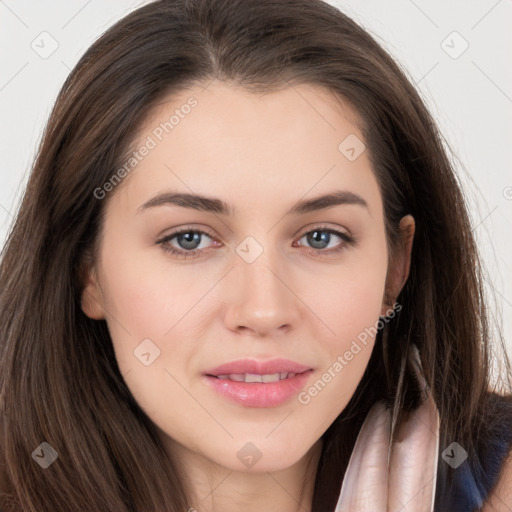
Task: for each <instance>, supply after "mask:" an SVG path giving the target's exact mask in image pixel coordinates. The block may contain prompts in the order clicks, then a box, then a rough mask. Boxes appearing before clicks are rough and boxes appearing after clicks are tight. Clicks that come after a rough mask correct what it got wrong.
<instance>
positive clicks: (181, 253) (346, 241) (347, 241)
mask: <svg viewBox="0 0 512 512" xmlns="http://www.w3.org/2000/svg"><path fill="white" fill-rule="evenodd" d="M315 231H325V232H327V233H330V234H334V235H336V236H339V237H340V238H341V239H342V240H343V242H342V243H340V244H339V245H338V246H337V247H335V248H334V249H328V250H325V249H313V248H310V247H309V248H308V247H306V246H301V247H305V248H306V249H307V252H309V253H310V254H311V255H312V256H321V255H322V254H337V253H339V252H341V251H343V250H344V249H345V248H346V246H347V245H351V244H354V242H355V241H354V239H353V238H352V237H350V236H349V235H347V234H346V233H343V232H341V231H337V230H335V229H332V228H328V227H326V226H317V227H315V228H314V229H311V230H309V231H306V232H305V233H303V234H302V235H301V236H300V237H299V239H300V238H303V237H304V236H306V235H308V234H310V233H313V232H315ZM185 233H198V234H201V235H206V236H208V237H209V238H211V239H212V240H215V238H214V237H213V236H212V235H211V234H210V233H208V232H207V231H203V230H199V229H193V228H191V227H190V228H189V227H185V228H183V229H180V230H179V231H175V232H174V233H170V234H169V235H167V236H165V237H164V238H162V239H160V240H158V241H157V242H156V243H157V244H158V245H160V246H161V247H162V249H163V250H164V251H165V252H166V253H169V254H171V255H173V256H176V257H178V258H183V259H187V258H197V257H199V256H201V254H202V253H203V252H204V251H206V250H207V249H194V250H191V251H185V250H182V249H176V247H173V246H170V245H166V244H167V243H168V242H170V241H171V240H172V239H173V238H176V237H177V236H179V235H182V234H185Z"/></svg>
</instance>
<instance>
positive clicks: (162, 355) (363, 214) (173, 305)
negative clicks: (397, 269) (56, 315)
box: [82, 81, 389, 471]
mask: <svg viewBox="0 0 512 512" xmlns="http://www.w3.org/2000/svg"><path fill="white" fill-rule="evenodd" d="M173 116H174V117H173ZM356 121H357V118H356V117H355V115H354V113H353V111H351V110H349V109H348V107H346V106H342V104H341V103H337V102H336V101H335V100H334V97H333V96H331V95H330V94H329V93H328V92H327V91H326V90H324V89H321V88H317V87H314V86H306V85H302V86H294V87H290V88H287V89H283V90H281V91H279V92H273V93H269V94H265V95H256V94H254V93H250V92H247V91H245V90H243V89H241V88H238V87H236V86H233V85H228V84H226V83H223V82H218V81H215V82H213V83H211V84H210V85H209V86H208V87H207V88H206V89H203V88H202V87H200V86H197V87H194V88H190V89H188V90H186V91H183V92H181V93H180V94H177V95H173V96H172V98H170V99H169V100H168V102H165V103H162V104H160V105H159V106H158V108H157V109H156V110H155V111H154V112H152V114H151V115H150V117H149V118H148V119H146V122H145V125H144V127H143V129H142V130H141V131H140V132H139V134H138V137H137V140H136V142H135V144H134V151H136V154H134V155H132V160H130V161H127V165H126V167H125V172H124V173H123V172H122V171H120V172H119V173H118V174H117V177H122V176H123V174H125V176H124V178H123V181H122V184H121V185H117V187H116V186H115V185H114V183H116V182H115V181H114V180H112V181H111V182H110V184H104V186H103V187H102V188H101V191H100V190H97V192H96V193H95V195H96V197H103V196H105V198H104V199H96V198H93V200H105V201H107V200H108V203H107V210H106V217H105V224H104V228H103V232H102V238H101V240H100V244H99V252H98V259H97V261H96V262H95V266H94V267H93V268H91V269H90V270H91V271H90V273H89V277H88V281H87V283H86V288H85V291H84V295H83V303H82V307H83V310H84V311H85V312H86V314H88V315H89V316H90V317H91V318H96V319H100V318H105V319H106V321H107V324H108V328H109V331H110V334H111V337H112V342H113V346H114V349H115V354H116V358H117V361H118V364H119V368H120V370H121V373H122V374H123V376H124V378H125V380H126V383H127V385H128V387H129V389H130V390H131V392H132V394H133V396H134V398H135V399H136V400H137V402H138V403H139V405H140V407H141V408H142V409H143V410H144V411H145V413H146V414H147V415H148V416H149V418H150V419H151V420H152V421H153V422H154V423H155V424H156V425H157V427H158V429H159V431H160V432H161V433H162V435H163V438H164V439H165V440H166V441H167V442H168V443H169V446H174V447H176V448H177V449H180V450H181V451H182V453H189V454H194V456H197V455H199V456H201V457H204V458H206V459H208V460H209V461H213V462H214V463H216V464H220V465H222V466H224V467H228V468H231V469H233V470H239V471H240V470H247V468H250V467H252V466H253V465H254V471H276V470H279V469H283V468H287V467H290V466H292V465H293V464H295V463H296V462H297V461H299V459H301V458H302V457H303V456H304V455H305V454H306V453H307V452H308V451H309V450H310V449H311V448H312V447H313V445H315V443H316V442H317V441H318V440H319V438H320V436H321V435H322V434H323V433H324V432H325V430H326V429H327V428H328V427H329V425H330V424H331V423H332V422H333V420H334V419H335V418H336V417H337V416H338V415H339V414H340V412H342V411H343V409H344V408H345V406H346V404H347V403H348V401H349V399H350V398H351V396H352V395H353V393H354V391H355V389H356V387H357V385H358V383H359V381H360V379H361V377H362V375H363V372H364V370H365V368H366V366H367V363H368V360H369V357H370V354H371V351H372V348H373V345H374V334H375V329H374V327H375V326H376V324H377V322H378V320H379V314H385V313H386V311H387V310H388V308H389V305H388V304H384V302H383V297H384V290H385V283H386V273H387V270H388V257H387V246H386V238H385V231H384V218H383V205H382V199H381V196H380V192H379V188H378V185H377V181H376V179H375V177H374V175H373V173H372V171H371V168H370V162H369V158H368V153H367V151H366V150H365V148H364V146H363V137H362V135H361V133H360V131H359V129H358V128H357V127H356V125H355V124H353V123H354V122H356ZM144 147H145V148H146V149H143V148H144ZM134 164H136V165H134ZM131 166H133V167H131ZM116 172H117V171H116ZM161 194H169V197H168V198H167V199H169V202H165V197H163V198H162V197H160V199H159V200H154V201H153V202H152V203H151V200H153V199H154V198H156V197H158V196H160V195H161ZM172 194H186V195H187V198H185V197H184V196H182V197H181V199H179V198H176V197H175V202H173V201H172V198H171V195H172ZM195 195H197V196H202V197H204V198H208V201H207V200H201V199H191V196H195ZM321 196H331V199H324V200H317V201H315V199H318V198H320V197H321ZM335 197H336V198H337V200H336V201H333V200H332V198H335ZM148 202H149V203H148ZM221 203H225V205H226V210H227V211H226V212H225V211H223V209H221V207H220V206H219V205H220V204H221ZM179 231H183V232H184V233H182V234H181V235H176V234H175V233H176V232H179ZM335 232H339V233H340V234H336V233H335ZM163 239H166V240H165V241H163ZM171 249H174V250H175V251H179V254H178V255H177V254H173V253H171V252H170V250H171ZM278 358H279V359H286V360H289V361H290V362H291V363H290V364H299V365H302V369H307V370H308V371H307V372H305V373H303V374H302V375H297V376H295V377H288V378H287V379H285V380H283V381H279V382H273V383H272V382H259V383H258V382H247V383H246V382H243V383H240V382H237V381H236V379H240V377H239V376H236V375H235V376H234V377H233V379H235V380H229V379H225V378H224V379H222V378H221V379H219V378H216V377H207V376H206V375H205V374H206V373H210V374H212V370H213V369H214V368H215V367H217V366H219V365H224V364H226V363H230V362H233V361H237V360H240V359H251V360H254V361H256V362H261V363H264V362H267V361H271V360H274V359H278ZM287 368H288V367H287V365H286V364H284V365H281V364H278V365H277V366H275V367H271V368H260V369H259V370H260V371H259V372H258V371H257V369H256V370H255V369H252V370H251V369H250V368H245V370H247V371H244V368H243V367H242V368H235V369H233V368H232V369H228V370H224V371H222V370H221V371H220V373H221V374H224V373H225V372H226V371H229V372H231V371H232V373H235V374H237V375H240V373H243V374H245V373H248V374H249V373H259V374H261V373H264V374H274V373H281V371H283V370H284V372H283V373H287ZM280 370H281V371H280ZM288 371H289V368H288ZM217 373H219V372H217ZM296 373H297V372H296ZM281 377H282V376H281V375H279V378H281ZM242 378H243V379H244V380H245V375H244V376H243V377H242ZM272 378H275V376H273V377H269V378H268V379H267V377H265V380H272ZM255 379H258V377H255ZM247 380H249V381H250V380H254V379H253V378H252V377H248V378H247ZM222 390H227V391H226V392H227V393H228V394H225V393H223V392H221V391H222Z"/></svg>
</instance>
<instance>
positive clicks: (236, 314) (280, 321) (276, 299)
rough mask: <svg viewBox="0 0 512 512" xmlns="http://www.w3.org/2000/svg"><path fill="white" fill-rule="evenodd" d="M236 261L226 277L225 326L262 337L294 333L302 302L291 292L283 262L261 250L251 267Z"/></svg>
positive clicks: (246, 263)
mask: <svg viewBox="0 0 512 512" xmlns="http://www.w3.org/2000/svg"><path fill="white" fill-rule="evenodd" d="M236 258H238V259H237V260H236V262H235V267H236V268H235V269H233V271H232V272H230V275H229V277H228V280H229V283H228V286H229V288H230V291H229V293H228V296H229V302H228V307H227V310H226V313H225V320H224V321H225V324H226V326H227V327H228V328H229V329H231V330H233V331H239V332H244V333H245V334H251V335H255V336H262V337H263V336H266V337H272V336H275V335H279V334H283V333H284V332H288V331H290V330H292V329H295V328H296V327H297V325H298V321H299V319H300V316H301V315H300V308H301V305H302V302H301V300H300V299H299V297H298V296H297V295H296V292H295V291H294V290H293V282H292V281H293V280H292V277H291V273H290V270H289V267H288V268H287V265H286V261H285V259H284V258H283V257H282V256H281V257H279V256H277V255H276V252H275V251H270V250H264V251H263V253H262V254H261V255H260V256H259V257H258V258H257V259H256V260H255V261H253V262H252V263H248V262H247V261H245V260H244V259H243V258H239V257H238V256H236ZM278 259H279V261H278Z"/></svg>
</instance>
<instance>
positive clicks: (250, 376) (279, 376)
mask: <svg viewBox="0 0 512 512" xmlns="http://www.w3.org/2000/svg"><path fill="white" fill-rule="evenodd" d="M295 375H297V374H296V373H293V372H290V373H288V372H281V373H271V374H266V375H258V374H254V373H230V374H229V375H217V378H219V379H229V380H235V381H237V382H277V381H279V380H283V379H286V378H288V379H291V378H292V377H295Z"/></svg>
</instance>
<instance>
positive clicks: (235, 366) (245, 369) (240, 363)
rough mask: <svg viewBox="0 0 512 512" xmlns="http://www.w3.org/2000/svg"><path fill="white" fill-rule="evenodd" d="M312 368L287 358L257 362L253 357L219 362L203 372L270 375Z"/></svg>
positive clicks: (213, 374)
mask: <svg viewBox="0 0 512 512" xmlns="http://www.w3.org/2000/svg"><path fill="white" fill-rule="evenodd" d="M311 369H312V368H311V367H309V366H305V365H303V364H300V363H297V362H295V361H290V360H289V359H272V360H270V361H263V362H259V361H256V360H254V359H238V360H237V361H231V362H230V363H225V364H221V365H220V366H216V367H215V368H211V369H209V370H207V371H205V372H204V375H209V376H211V377H218V376H219V375H222V376H226V375H233V374H234V375H240V374H251V375H272V374H276V373H279V374H280V375H281V374H284V373H286V374H290V373H295V374H297V373H304V372H306V371H308V370H311Z"/></svg>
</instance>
